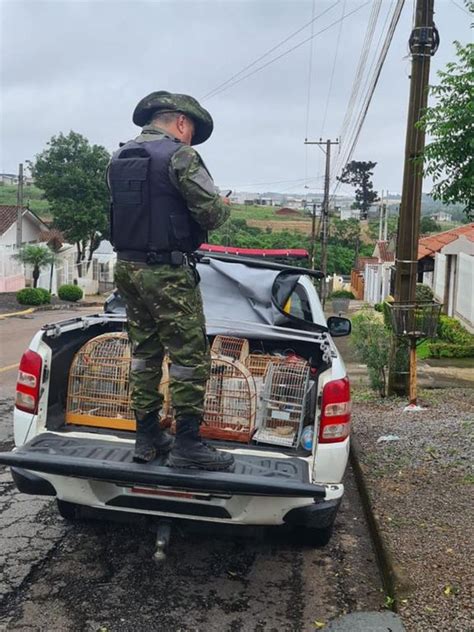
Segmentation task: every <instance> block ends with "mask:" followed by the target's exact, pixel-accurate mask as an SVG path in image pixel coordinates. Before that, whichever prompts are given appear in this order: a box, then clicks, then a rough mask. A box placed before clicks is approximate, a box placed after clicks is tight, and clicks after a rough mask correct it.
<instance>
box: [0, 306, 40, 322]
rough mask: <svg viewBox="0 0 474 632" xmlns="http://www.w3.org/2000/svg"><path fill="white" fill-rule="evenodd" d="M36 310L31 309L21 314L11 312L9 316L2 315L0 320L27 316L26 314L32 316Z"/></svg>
mask: <svg viewBox="0 0 474 632" xmlns="http://www.w3.org/2000/svg"><path fill="white" fill-rule="evenodd" d="M34 311H36V309H35V308H34V307H30V308H29V309H23V310H22V311H20V312H10V313H7V314H0V320H3V319H4V318H12V317H13V316H25V315H26V314H32V313H33V312H34Z"/></svg>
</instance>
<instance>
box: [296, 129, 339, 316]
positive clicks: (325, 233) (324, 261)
mask: <svg viewBox="0 0 474 632" xmlns="http://www.w3.org/2000/svg"><path fill="white" fill-rule="evenodd" d="M304 144H305V145H318V146H319V147H321V146H322V145H326V149H325V150H324V149H322V148H321V149H322V151H323V152H324V153H325V154H326V169H325V175H324V199H323V206H322V209H321V219H322V222H321V224H322V228H321V272H323V274H324V280H323V283H322V286H321V289H322V292H321V294H322V296H321V298H322V302H323V307H324V303H325V301H326V275H327V267H328V237H329V173H330V168H331V145H339V140H337V139H336V140H329V139H328V140H326V141H323V140H322V138H320V139H319V141H309V140H307V139H306V140H305V141H304Z"/></svg>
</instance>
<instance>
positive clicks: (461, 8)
mask: <svg viewBox="0 0 474 632" xmlns="http://www.w3.org/2000/svg"><path fill="white" fill-rule="evenodd" d="M451 2H452V3H453V4H454V5H455V6H457V8H458V9H460V10H461V11H462V12H463V13H466V15H471V13H472V12H471V11H466V9H465V8H464V7H462V6H461V5H460V4H458V3H457V2H456V0H451Z"/></svg>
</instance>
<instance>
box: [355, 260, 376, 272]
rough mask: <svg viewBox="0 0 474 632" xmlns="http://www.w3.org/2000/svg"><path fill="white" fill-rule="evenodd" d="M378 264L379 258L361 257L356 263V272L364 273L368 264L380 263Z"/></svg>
mask: <svg viewBox="0 0 474 632" xmlns="http://www.w3.org/2000/svg"><path fill="white" fill-rule="evenodd" d="M378 262H379V260H378V259H377V257H359V258H358V259H357V261H356V264H355V268H354V270H359V271H361V272H363V271H364V270H365V264H366V263H369V264H371V263H378Z"/></svg>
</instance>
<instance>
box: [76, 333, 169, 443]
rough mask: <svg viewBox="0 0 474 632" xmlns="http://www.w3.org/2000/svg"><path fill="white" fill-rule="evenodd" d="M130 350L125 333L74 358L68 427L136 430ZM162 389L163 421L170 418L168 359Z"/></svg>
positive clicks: (89, 345)
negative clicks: (131, 384)
mask: <svg viewBox="0 0 474 632" xmlns="http://www.w3.org/2000/svg"><path fill="white" fill-rule="evenodd" d="M130 359H131V347H130V343H129V340H128V336H127V334H126V333H121V332H118V333H106V334H102V335H100V336H97V337H96V338H92V340H89V341H88V342H86V344H85V345H84V346H83V347H81V349H79V351H78V352H77V353H76V355H75V356H74V359H73V361H72V364H71V368H70V371H69V381H68V393H67V403H66V423H68V424H76V425H86V426H97V427H104V428H116V429H121V430H135V419H134V415H133V411H132V408H131V401H130ZM162 371H163V377H162V381H161V383H160V386H159V390H160V392H161V393H162V394H163V397H164V402H163V407H162V410H161V411H160V415H161V417H162V418H163V417H168V416H170V415H171V399H170V392H169V379H170V378H169V366H168V358H165V360H164V362H163V367H162Z"/></svg>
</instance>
